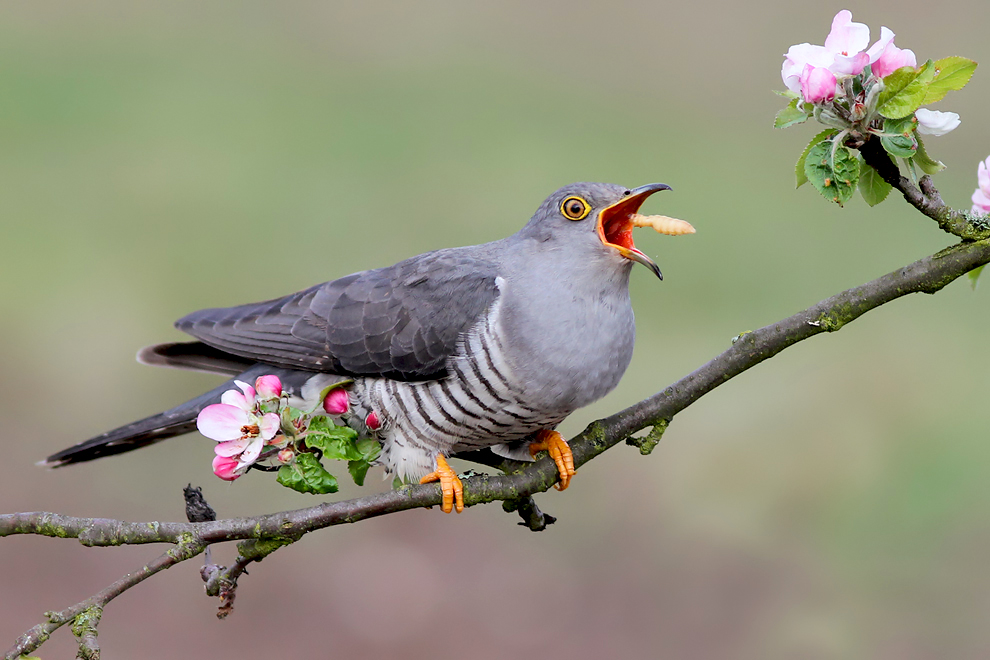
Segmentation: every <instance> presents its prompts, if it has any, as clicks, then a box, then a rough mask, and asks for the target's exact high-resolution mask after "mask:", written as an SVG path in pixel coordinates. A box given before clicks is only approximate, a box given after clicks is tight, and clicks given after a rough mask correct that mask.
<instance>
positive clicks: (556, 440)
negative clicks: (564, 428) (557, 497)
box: [529, 429, 577, 490]
mask: <svg viewBox="0 0 990 660" xmlns="http://www.w3.org/2000/svg"><path fill="white" fill-rule="evenodd" d="M541 451H546V452H548V453H549V454H550V458H552V459H553V462H554V463H556V464H557V472H559V473H560V483H557V484H554V486H553V487H554V488H556V489H557V490H565V489H566V488H567V487H568V486H569V485H570V484H571V477H573V476H574V475H575V474H577V470H575V469H574V454H572V453H571V447H570V445H568V444H567V440H564V436H562V435H560V434H559V433H557V432H556V431H549V430H547V429H543V430H542V431H539V432H538V433H537V434H536V442H534V443H533V444H531V445H530V446H529V454H530V456H533V457H534V458H535V457H536V454H537V453H539V452H541Z"/></svg>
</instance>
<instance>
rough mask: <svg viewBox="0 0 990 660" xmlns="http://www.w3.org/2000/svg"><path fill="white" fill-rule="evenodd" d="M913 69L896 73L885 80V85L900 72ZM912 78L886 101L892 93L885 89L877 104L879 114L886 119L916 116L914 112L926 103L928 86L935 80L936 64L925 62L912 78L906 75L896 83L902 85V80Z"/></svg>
mask: <svg viewBox="0 0 990 660" xmlns="http://www.w3.org/2000/svg"><path fill="white" fill-rule="evenodd" d="M910 68H911V67H903V68H901V69H898V70H897V71H894V72H893V73H892V74H890V75H889V76H887V78H884V79H883V82H884V84H885V85H886V84H887V80H888V79H889V78H891V77H893V76H896V75H898V73H899V72H901V71H904V69H910ZM908 78H910V81H909V82H908V83H907V84H906V85H904V86H903V87H901V88H900V89H899V90H898V91H897V92H896V93H894V94H893V95H891V96H888V97H887V98H886V99H885V98H884V96H885V95H886V94H888V93H889V92H890V89H891V88H890V87H887V88H886V89H884V91H883V92H881V93H880V99H879V101H878V102H877V112H879V113H880V114H881V115H883V116H884V117H887V118H888V119H900V118H902V117H908V116H910V115H913V114H914V111H915V110H917V109H918V108H920V107H921V106H922V105H923V104H924V103H925V95H926V94H927V93H928V86H929V85H930V84H931V82H932V80H933V79H934V78H935V63H934V62H932V61H931V60H928V61H927V62H925V64H924V65H923V66H922V67H921V69H920V70H919V71H917V72H916V73H915V74H914V76H913V77H912V76H911V75H910V74H905V75H904V76H903V77H902V78H899V79H898V80H897V81H895V82H896V83H897V84H900V82H902V80H906V79H908Z"/></svg>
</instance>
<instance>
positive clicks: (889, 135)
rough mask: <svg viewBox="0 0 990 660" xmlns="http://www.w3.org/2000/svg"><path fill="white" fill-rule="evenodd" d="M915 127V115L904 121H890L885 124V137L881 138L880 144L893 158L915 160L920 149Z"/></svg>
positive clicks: (905, 118) (903, 119)
mask: <svg viewBox="0 0 990 660" xmlns="http://www.w3.org/2000/svg"><path fill="white" fill-rule="evenodd" d="M914 127H915V119H914V115H911V116H909V117H904V118H902V119H888V120H886V121H884V123H883V132H884V135H881V136H880V144H882V145H883V148H884V149H886V150H887V153H889V154H890V155H891V156H897V157H899V158H913V157H914V154H915V152H916V151H917V149H918V142H917V140H916V134H915V132H914Z"/></svg>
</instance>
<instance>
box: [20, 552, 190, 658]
mask: <svg viewBox="0 0 990 660" xmlns="http://www.w3.org/2000/svg"><path fill="white" fill-rule="evenodd" d="M204 547H205V546H204V545H203V544H202V543H199V542H196V541H193V540H192V539H188V538H187V539H185V540H184V542H182V543H180V544H178V545H177V546H176V547H174V548H170V549H169V551H168V552H166V553H164V554H162V555H160V556H159V557H157V558H156V559H154V560H153V561H151V562H149V563H147V564H145V565H144V566H142V567H141V568H140V569H139V570H137V571H134V572H133V573H128V574H127V575H125V576H124V577H122V578H120V579H119V580H117V581H116V582H114V583H113V584H111V585H110V586H108V587H107V588H105V589H103V590H102V591H100V592H99V593H97V594H94V595H92V596H90V597H89V598H87V599H86V600H84V601H82V602H80V603H76V604H75V605H73V606H72V607H67V608H65V609H64V610H62V611H61V612H46V613H45V618H46V619H48V622H47V623H42V624H38V625H37V626H35V627H33V628H31V629H30V630H28V631H27V632H26V633H24V634H23V635H21V636H20V637H19V638H18V639H17V641H16V642H15V643H14V646H12V647H11V648H10V649H9V650H8V651H7V653H6V655H4V660H16V659H17V658H19V657H20V656H22V655H27V654H29V653H32V652H33V651H34V650H35V649H37V648H38V647H39V646H41V645H42V644H43V643H44V642H45V641H47V640H48V637H49V636H50V635H51V634H52V633H53V632H54V631H56V630H58V629H59V628H61V627H62V626H64V625H65V624H67V623H69V622H77V621H78V619H79V618H80V617H84V616H89V617H90V618H89V620H88V621H78V623H79V624H80V625H79V626H78V627H77V628H78V631H79V634H78V635H77V636H78V637H79V645H80V654H83V653H85V652H86V651H89V650H90V648H91V647H92V649H93V650H95V652H96V653H97V656H96V657H99V655H98V654H99V647H98V646H96V633H95V631H96V624H97V623H98V622H99V620H100V617H99V615H100V614H102V612H103V608H104V607H106V605H107V603H109V602H110V601H111V600H113V599H114V598H116V597H117V596H119V595H120V594H122V593H124V592H125V591H127V590H128V589H130V588H131V587H133V586H135V585H137V584H139V583H141V582H143V581H144V580H147V579H148V578H150V577H151V576H152V575H154V574H155V573H159V572H161V571H163V570H165V569H166V568H171V567H172V566H175V565H176V564H178V563H179V562H183V561H185V560H187V559H191V558H192V557H195V556H196V555H198V554H199V553H200V552H202V551H203V548H204ZM97 612H99V614H97ZM74 632H75V631H74ZM84 648H85V649H86V650H85V651H84Z"/></svg>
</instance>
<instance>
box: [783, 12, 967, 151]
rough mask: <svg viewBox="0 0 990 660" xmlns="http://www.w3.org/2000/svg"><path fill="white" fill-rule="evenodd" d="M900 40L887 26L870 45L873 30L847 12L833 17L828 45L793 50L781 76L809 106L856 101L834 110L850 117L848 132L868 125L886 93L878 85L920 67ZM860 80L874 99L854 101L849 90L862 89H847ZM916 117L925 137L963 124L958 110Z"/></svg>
mask: <svg viewBox="0 0 990 660" xmlns="http://www.w3.org/2000/svg"><path fill="white" fill-rule="evenodd" d="M894 36H895V35H894V33H893V32H892V31H891V30H890V28H887V27H886V26H884V27H881V28H880V38H879V39H878V40H877V41H876V42H875V43H874V44H873V45H872V46H870V45H869V43H870V28H869V26H867V25H864V24H863V23H854V22H853V20H852V13H851V12H850V11H849V10H847V9H843V10H842V11H840V12H839V13H838V14H836V15H835V18H833V19H832V30H831V31H830V32H829V34H828V36H827V37H826V38H825V45H824V46H817V45H813V44H809V43H803V44H797V45H794V46H791V47H790V48H789V49H788V50H787V54H786V55H784V65H783V67H782V68H781V78H783V80H784V85H786V86H787V89H789V90H790V91H791V92H792V93H794V94H800V98H801V99H802V100H803V101H804V102H805V103H810V104H812V105H825V104H829V103H831V102H833V101H834V100H835V99H837V98H839V99H842V98H843V97H846V98H847V99H848V100H851V101H852V104H851V107H844V105H845V104H840V105H839V106H837V107H835V108H832V110H833V112H832V113H829V114H831V115H834V116H837V117H838V118H840V119H843V118H844V119H846V120H847V125H846V126H842V127H843V128H846V127H850V126H854V125H856V124H857V123H860V124H863V123H864V122H863V120H864V119H866V118H867V117H869V115H870V114H871V112H870V111H871V110H873V109H874V108H870V107H868V106H869V101H870V100H876V98H877V96H878V94H879V92H880V91H882V90H883V89H884V86H883V85H880V86H879V87H877V86H876V83H878V82H880V81H882V80H883V79H884V78H887V77H888V76H890V75H892V74H893V73H894V72H896V71H897V70H898V69H902V68H904V67H910V68H912V69H913V68H915V67H917V66H918V58H917V56H916V55H915V54H914V51H913V50H909V49H906V48H905V49H901V48H898V47H897V46H895V45H894ZM867 67H869V69H867ZM857 76H859V77H861V78H862V80H861V81H858V82H859V83H860V84H859V85H858V87H861V88H873V89H874V96H873V99H869V98H868V95H863V98H849V97H853V96H854V94H850V93H848V92H849V91H850V90H854V89H855V88H856V87H857V86H856V85H849V86H847V85H846V84H845V82H846V81H847V80H850V79H851V78H854V77H857ZM855 96H859V95H855ZM864 101H865V102H864ZM843 110H848V112H843ZM830 118H831V117H830ZM915 118H916V119H917V122H918V126H917V131H918V132H919V133H921V134H924V135H945V134H946V133H948V132H949V131H952V130H953V129H955V128H956V127H957V126H959V123H960V121H959V115H958V114H956V113H955V112H940V111H937V110H928V109H927V108H919V109H916V110H915ZM868 123H869V122H866V123H865V125H868Z"/></svg>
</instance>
